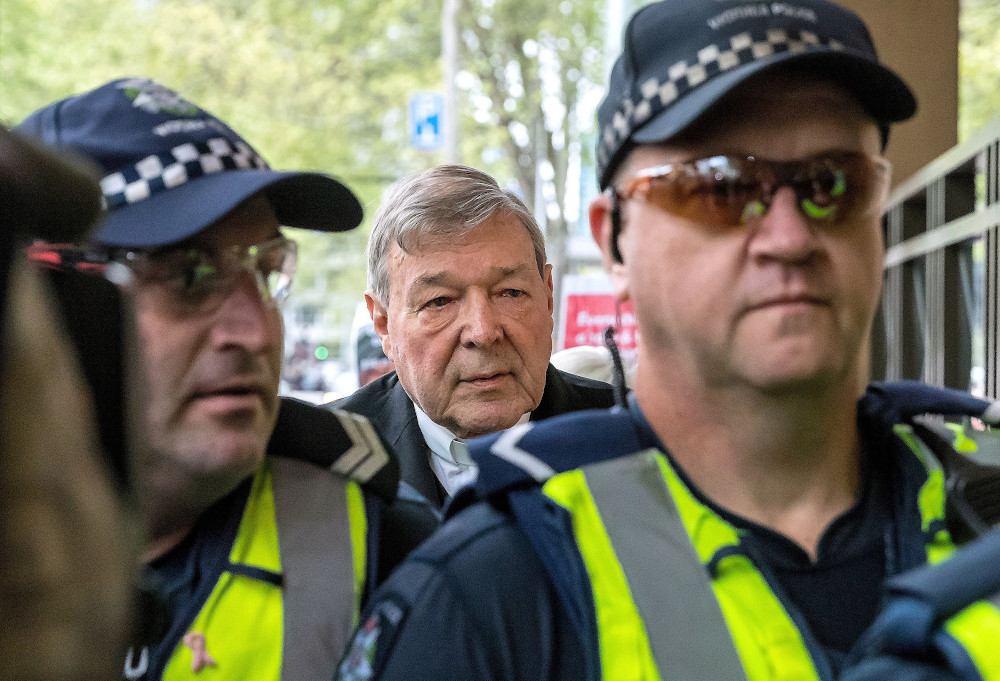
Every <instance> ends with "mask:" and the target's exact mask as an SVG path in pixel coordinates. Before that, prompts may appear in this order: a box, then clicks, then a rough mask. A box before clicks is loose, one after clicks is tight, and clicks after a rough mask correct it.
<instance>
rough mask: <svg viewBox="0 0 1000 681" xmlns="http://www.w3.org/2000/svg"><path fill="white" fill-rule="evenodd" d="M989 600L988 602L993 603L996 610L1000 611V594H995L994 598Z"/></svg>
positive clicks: (991, 597)
mask: <svg viewBox="0 0 1000 681" xmlns="http://www.w3.org/2000/svg"><path fill="white" fill-rule="evenodd" d="M987 600H988V601H989V602H990V603H992V604H993V605H994V606H996V608H997V609H1000V592H997V593H995V594H993V595H992V596H990V598H989V599H987Z"/></svg>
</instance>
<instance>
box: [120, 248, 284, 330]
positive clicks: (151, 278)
mask: <svg viewBox="0 0 1000 681" xmlns="http://www.w3.org/2000/svg"><path fill="white" fill-rule="evenodd" d="M296 262H297V248H296V245H295V242H294V241H291V240H289V239H286V238H284V237H278V238H277V239H272V240H271V241H268V242H265V243H263V244H257V245H254V246H234V247H232V248H229V249H222V250H219V251H215V252H209V251H206V250H204V249H201V248H177V249H171V250H168V251H162V252H159V253H138V254H136V253H130V254H129V255H128V263H129V266H130V267H131V269H133V271H135V273H136V274H137V275H138V277H139V278H140V280H142V281H145V282H149V283H153V284H156V285H160V286H162V287H164V288H165V289H166V290H167V291H168V292H169V293H170V296H171V299H172V300H173V301H174V302H175V303H177V304H178V305H180V306H182V307H183V308H184V309H185V311H189V312H199V313H201V312H204V313H207V312H211V311H214V310H215V309H217V308H218V306H219V305H220V304H221V303H222V301H223V300H224V299H225V298H226V297H227V296H228V295H229V294H230V293H232V291H233V290H234V289H235V287H236V285H237V283H238V282H239V278H240V276H241V275H242V274H243V273H244V272H246V273H250V274H252V275H253V277H254V281H255V282H256V284H257V288H258V290H259V292H260V295H261V298H262V299H263V300H264V301H265V302H268V303H270V304H273V305H274V306H276V307H277V306H280V305H281V303H282V302H284V300H285V299H286V298H287V297H288V293H289V290H290V288H291V283H292V279H293V277H294V274H295V267H296Z"/></svg>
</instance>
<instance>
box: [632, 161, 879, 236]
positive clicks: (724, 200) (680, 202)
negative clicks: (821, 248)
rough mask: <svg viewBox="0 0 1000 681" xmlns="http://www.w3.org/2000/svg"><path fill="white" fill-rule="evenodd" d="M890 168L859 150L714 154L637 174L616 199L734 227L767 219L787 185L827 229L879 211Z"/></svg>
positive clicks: (800, 206) (808, 215) (801, 206)
mask: <svg viewBox="0 0 1000 681" xmlns="http://www.w3.org/2000/svg"><path fill="white" fill-rule="evenodd" d="M891 170H892V166H891V165H890V164H889V162H888V161H886V160H885V159H884V158H881V157H878V156H871V155H868V154H862V153H856V152H836V153H829V154H821V155H818V156H814V157H812V158H808V159H805V160H800V161H768V160H764V159H759V158H755V157H753V156H744V157H740V156H713V157H711V158H700V159H697V160H694V161H685V162H681V163H669V164H666V165H662V166H657V167H655V168H646V169H645V170H641V171H639V173H637V174H636V176H635V177H633V178H632V179H631V180H630V181H629V183H628V185H627V186H626V188H625V190H624V191H622V192H620V193H617V194H616V198H618V199H621V200H628V199H631V198H633V197H634V196H636V195H642V196H643V197H644V198H645V200H646V201H647V202H649V203H650V204H652V205H654V206H656V207H657V208H660V209H661V210H663V211H665V212H667V213H670V214H671V215H675V216H677V217H681V218H685V219H689V220H694V221H697V222H700V223H702V224H705V225H707V226H711V227H733V226H736V225H745V224H747V223H749V222H751V221H752V220H754V219H755V218H758V217H760V216H762V215H764V214H765V213H766V212H767V211H768V210H769V209H770V207H771V202H772V201H773V200H774V195H775V194H776V193H777V191H778V189H779V188H780V187H790V188H791V189H792V190H793V191H794V192H795V197H796V205H797V207H798V210H799V212H800V213H801V214H802V215H803V216H804V217H805V218H807V219H808V220H810V221H812V222H815V223H818V224H825V225H830V224H834V223H838V222H847V221H850V220H852V219H855V218H858V217H863V216H867V215H871V214H874V213H875V212H877V211H879V210H880V209H881V206H882V202H883V201H884V200H885V197H886V195H887V193H888V190H889V177H890V173H891ZM612 192H613V193H614V190H612Z"/></svg>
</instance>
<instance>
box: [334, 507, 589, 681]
mask: <svg viewBox="0 0 1000 681" xmlns="http://www.w3.org/2000/svg"><path fill="white" fill-rule="evenodd" d="M558 603H559V600H558V598H557V597H556V595H555V593H554V592H553V591H552V587H551V584H550V582H549V581H548V579H547V578H546V576H545V572H544V569H543V568H542V566H541V563H540V562H539V560H538V558H537V556H536V555H535V553H534V551H533V550H532V549H531V546H530V545H529V544H528V542H527V540H526V538H525V537H524V535H523V534H522V533H521V532H520V531H518V530H517V528H516V527H515V526H514V524H513V521H512V520H511V519H510V518H509V517H507V516H506V515H504V514H501V513H499V512H498V511H496V510H495V509H493V508H492V507H490V506H489V505H487V504H477V505H475V506H472V507H470V508H468V509H466V510H464V511H462V512H460V513H459V514H458V515H456V516H455V517H454V518H453V519H452V520H451V521H450V522H449V523H448V524H447V525H445V526H444V527H443V528H442V529H441V531H439V532H438V533H437V534H435V535H434V536H433V537H432V538H431V539H430V540H428V541H427V542H425V543H424V544H423V545H422V546H421V547H420V548H418V549H417V550H416V551H414V553H413V554H412V555H411V557H410V559H409V560H407V561H406V562H405V563H404V564H403V565H402V566H401V567H400V569H399V570H398V571H397V572H396V574H394V575H393V577H392V579H390V580H389V581H388V582H387V583H386V585H385V586H384V587H383V588H382V589H380V590H379V592H378V594H377V595H376V598H375V599H373V601H372V602H371V604H370V605H369V606H368V608H367V609H366V611H365V613H364V614H363V615H362V617H361V621H362V622H365V621H366V620H368V619H369V618H370V617H372V616H373V615H376V616H379V615H381V618H380V619H381V621H382V626H381V627H380V629H379V631H378V636H377V639H376V640H375V641H374V642H373V644H371V645H373V646H374V649H373V650H371V649H370V646H366V645H365V643H366V639H365V635H366V634H365V630H364V628H362V629H360V630H359V632H358V634H357V637H356V642H355V645H354V646H352V648H353V649H352V650H349V652H348V654H347V656H346V657H345V659H344V661H343V663H342V665H341V673H340V674H339V675H338V677H337V678H340V679H343V680H344V681H347V679H349V678H351V677H350V675H349V672H350V671H351V670H352V669H354V668H356V667H355V665H356V664H357V662H358V660H357V659H356V658H357V657H358V656H359V655H363V654H364V653H365V652H366V650H368V652H370V654H371V664H372V667H373V671H374V673H375V675H376V676H378V677H379V678H381V679H386V680H396V679H399V680H403V679H406V680H407V681H422V680H424V679H426V680H427V681H431V680H434V681H468V680H469V679H492V680H496V681H501V680H503V681H555V680H565V681H570V680H572V681H578V680H579V679H583V678H584V669H583V660H584V652H583V650H582V648H581V646H580V642H579V640H578V638H577V637H576V635H575V634H574V631H573V628H572V627H571V626H570V625H569V624H568V622H567V620H566V618H565V617H564V616H563V615H562V611H561V610H560V609H559V605H558ZM387 612H396V613H399V614H398V615H397V616H396V617H394V618H393V619H394V620H395V621H394V622H393V623H392V624H391V626H389V625H388V624H387V623H386V622H385V620H386V617H385V615H384V613H387ZM390 651H391V653H392V655H391V656H390V655H389V652H390ZM352 658H355V659H352Z"/></svg>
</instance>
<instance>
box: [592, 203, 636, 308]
mask: <svg viewBox="0 0 1000 681" xmlns="http://www.w3.org/2000/svg"><path fill="white" fill-rule="evenodd" d="M622 225H623V218H622V211H621V205H620V203H619V202H618V201H617V200H616V199H615V197H614V196H613V195H612V193H611V192H610V191H605V192H603V193H601V194H599V195H597V196H596V197H595V198H594V200H593V201H591V202H590V233H591V235H592V236H593V237H594V241H595V242H596V243H597V247H598V248H600V249H601V264H602V265H603V266H604V271H605V272H607V273H608V278H609V279H610V280H611V286H612V289H613V290H614V293H615V297H616V298H617V299H618V300H619V302H625V301H626V300H628V299H629V293H628V281H627V279H626V274H627V269H626V266H625V263H624V262H623V258H622V253H621V250H620V241H621V236H622Z"/></svg>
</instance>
